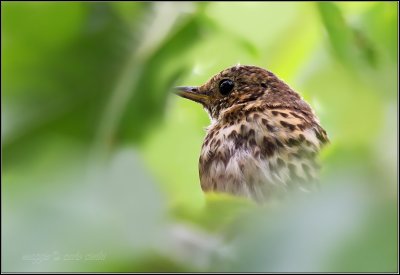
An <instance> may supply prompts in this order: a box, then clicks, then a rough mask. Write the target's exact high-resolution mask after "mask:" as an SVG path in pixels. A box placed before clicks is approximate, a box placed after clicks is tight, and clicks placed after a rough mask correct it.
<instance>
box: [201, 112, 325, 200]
mask: <svg viewBox="0 0 400 275" xmlns="http://www.w3.org/2000/svg"><path fill="white" fill-rule="evenodd" d="M285 118H287V119H290V117H285ZM286 121H288V122H285V120H282V121H281V120H279V121H276V120H274V119H273V115H272V116H269V115H268V114H267V115H265V114H261V115H260V114H257V113H255V114H250V115H249V116H248V117H246V118H243V119H242V120H238V121H235V123H229V124H227V123H223V124H222V123H215V124H213V125H211V126H210V127H209V129H208V131H207V135H206V138H205V140H204V143H203V146H202V149H201V155H200V160H199V173H200V181H201V187H202V189H203V190H204V191H215V192H224V193H231V194H235V195H240V196H245V197H250V198H253V199H256V200H265V199H266V197H268V196H271V195H274V196H275V195H276V194H277V193H284V192H285V191H286V190H287V189H289V188H291V185H293V183H292V182H294V181H296V182H302V183H303V184H302V185H297V186H299V187H300V188H303V189H304V190H306V189H307V187H305V186H308V184H304V183H309V182H313V180H314V178H315V177H316V172H317V171H316V170H317V168H318V164H317V163H316V162H315V155H316V154H315V152H316V150H317V149H318V148H317V146H316V145H315V143H317V142H318V139H317V138H316V137H315V132H314V131H313V129H312V128H310V129H303V130H301V133H300V132H297V131H295V130H294V129H293V130H292V129H288V128H289V127H288V125H292V124H289V120H286ZM282 122H283V123H282ZM285 123H288V124H285Z"/></svg>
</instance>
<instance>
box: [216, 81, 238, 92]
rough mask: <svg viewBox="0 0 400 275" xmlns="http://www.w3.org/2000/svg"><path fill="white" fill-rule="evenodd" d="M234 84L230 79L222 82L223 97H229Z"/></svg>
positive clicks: (220, 87)
mask: <svg viewBox="0 0 400 275" xmlns="http://www.w3.org/2000/svg"><path fill="white" fill-rule="evenodd" d="M233 86H235V85H234V83H233V81H232V80H229V79H223V80H221V82H220V83H219V92H220V93H221V94H222V95H228V94H229V93H230V92H231V91H232V89H233Z"/></svg>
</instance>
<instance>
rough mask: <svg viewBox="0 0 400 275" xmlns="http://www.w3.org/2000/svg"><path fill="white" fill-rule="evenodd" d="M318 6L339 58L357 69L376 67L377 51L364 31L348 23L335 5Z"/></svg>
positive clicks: (323, 3)
mask: <svg viewBox="0 0 400 275" xmlns="http://www.w3.org/2000/svg"><path fill="white" fill-rule="evenodd" d="M317 5H318V10H319V13H320V15H321V18H322V21H323V23H324V26H325V29H326V30H327V32H328V36H329V41H330V44H331V45H332V48H333V50H334V53H335V54H336V56H337V58H338V59H340V60H341V62H343V63H344V64H346V65H348V66H350V67H353V68H357V69H359V68H360V67H361V66H371V67H376V63H377V56H376V49H375V47H374V46H373V45H372V43H371V41H369V38H368V37H367V36H366V35H365V34H364V30H363V29H356V28H354V27H352V26H351V25H350V24H349V23H348V22H346V19H345V18H344V16H343V14H342V12H341V11H340V8H339V7H338V6H337V5H336V4H335V3H332V2H321V3H318V4H317ZM354 66H355V67H354Z"/></svg>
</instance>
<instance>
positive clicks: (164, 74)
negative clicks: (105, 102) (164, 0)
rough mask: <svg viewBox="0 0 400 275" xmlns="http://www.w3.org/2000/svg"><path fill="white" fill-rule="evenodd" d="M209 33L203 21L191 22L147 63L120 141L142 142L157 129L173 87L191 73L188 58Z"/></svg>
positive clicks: (124, 118) (194, 19)
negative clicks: (187, 55) (179, 79)
mask: <svg viewBox="0 0 400 275" xmlns="http://www.w3.org/2000/svg"><path fill="white" fill-rule="evenodd" d="M205 31H206V30H204V28H203V26H202V21H201V19H200V18H198V17H191V18H188V19H187V20H186V22H182V23H181V25H180V26H178V27H177V28H176V30H174V33H172V34H171V35H170V36H169V37H167V38H166V39H165V41H163V43H162V44H160V45H158V49H157V50H156V52H154V54H152V56H150V57H149V59H147V60H143V65H142V68H141V69H140V70H139V71H138V72H137V73H138V74H139V76H137V78H136V79H137V80H136V83H135V87H134V88H133V89H134V91H135V92H134V93H133V95H132V97H131V98H130V99H129V102H128V104H127V107H126V110H125V111H124V114H123V115H122V119H121V122H119V128H118V133H117V138H121V139H125V140H127V139H133V140H138V139H141V138H143V134H144V133H146V131H147V130H149V129H150V128H151V127H154V123H156V121H157V119H159V118H160V117H161V114H162V113H163V111H164V104H165V99H166V98H167V97H168V96H169V93H171V87H172V86H173V84H175V82H176V80H177V79H178V78H180V77H182V75H183V74H184V73H185V72H187V71H188V68H187V67H186V65H185V63H184V62H183V61H184V59H183V57H184V54H185V53H186V52H187V51H188V50H189V49H190V47H191V46H193V45H195V44H196V42H197V41H198V39H201V37H202V34H203V33H204V32H205ZM154 79H157V80H156V81H154ZM143 122H147V123H143ZM133 125H136V127H132V126H133Z"/></svg>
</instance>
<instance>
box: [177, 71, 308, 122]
mask: <svg viewBox="0 0 400 275" xmlns="http://www.w3.org/2000/svg"><path fill="white" fill-rule="evenodd" d="M177 94H178V95H180V96H181V97H184V98H187V99H190V100H193V101H195V102H198V103H201V104H202V105H203V106H204V108H205V109H206V110H207V112H208V113H209V114H210V117H211V118H212V119H215V120H218V119H219V118H220V114H221V113H223V111H224V110H227V109H229V108H231V107H233V106H238V105H247V104H252V103H253V102H255V101H263V102H264V105H265V107H268V106H275V107H276V106H285V107H295V106H298V105H299V104H300V105H302V106H298V107H301V108H305V107H307V108H309V107H308V105H307V104H306V103H305V102H304V101H302V100H301V98H300V96H299V95H298V94H297V93H296V92H294V91H293V90H292V89H290V87H289V86H287V85H286V84H285V83H284V82H283V81H281V80H279V79H278V78H277V77H276V76H275V75H274V74H273V73H271V72H269V71H267V70H264V69H262V68H259V67H256V66H245V65H243V66H234V67H230V68H228V69H225V70H223V71H222V72H220V73H218V74H216V75H215V76H213V77H212V78H211V79H210V80H208V81H207V82H206V83H205V84H203V85H201V86H183V87H177ZM303 103H305V104H306V105H307V106H303Z"/></svg>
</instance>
